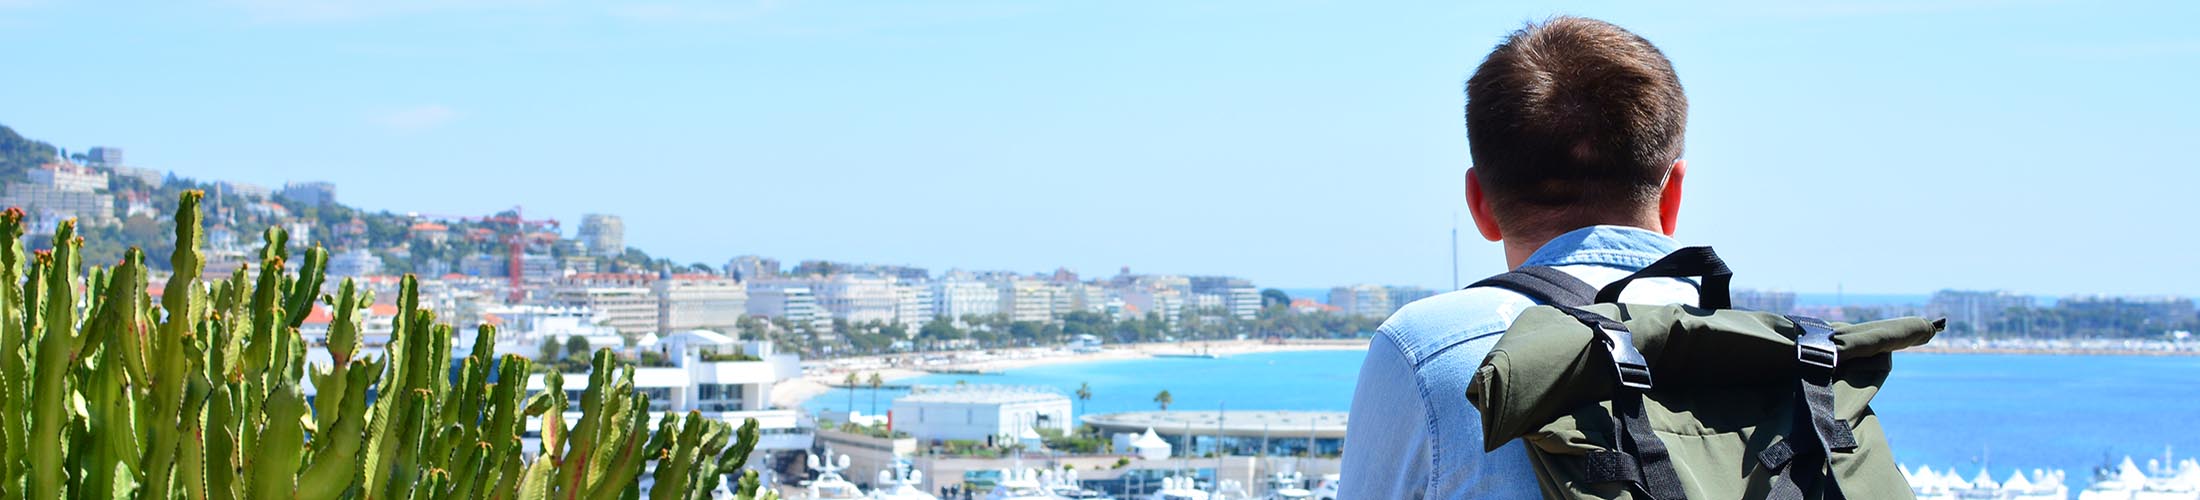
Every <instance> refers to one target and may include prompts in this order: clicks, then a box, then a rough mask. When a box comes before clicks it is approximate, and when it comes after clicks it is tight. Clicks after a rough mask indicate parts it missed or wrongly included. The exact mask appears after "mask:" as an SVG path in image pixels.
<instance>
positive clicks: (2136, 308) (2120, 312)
mask: <svg viewBox="0 0 2200 500" xmlns="http://www.w3.org/2000/svg"><path fill="white" fill-rule="evenodd" d="M2055 308H2057V309H2062V310H2063V312H2064V313H2065V314H2068V315H2069V316H2072V317H2081V318H2113V319H2111V320H2110V321H2115V322H2119V323H2124V324H2128V325H2129V328H2128V329H2129V330H2133V331H2130V332H2128V333H2136V334H2142V335H2148V336H2151V335H2153V334H2160V333H2163V332H2165V331H2167V330H2170V329H2175V328H2184V327H2187V325H2191V324H2193V323H2195V322H2196V321H2200V317H2196V315H2195V312H2194V309H2193V301H2192V299H2190V298H2185V297H2176V296H2113V295H2079V296H2072V297H2064V298H2061V299H2057V300H2056V301H2055Z"/></svg>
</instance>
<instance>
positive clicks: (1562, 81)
mask: <svg viewBox="0 0 2200 500" xmlns="http://www.w3.org/2000/svg"><path fill="white" fill-rule="evenodd" d="M1687 123H1688V98H1687V97H1686V96H1684V95H1682V93H1681V82H1680V78H1679V77H1677V76H1675V75H1674V73H1673V64H1672V63H1671V62H1669V61H1666V59H1665V54H1664V53H1661V52H1659V51H1658V48H1657V47H1655V46H1652V45H1650V42H1649V41H1648V40H1644V39H1643V38H1642V37H1640V36H1636V35H1635V34H1634V33H1630V32H1628V31H1627V30H1625V29H1621V28H1620V27H1618V26H1614V25H1612V24H1610V23H1606V22H1603V21H1597V20H1593V19H1584V18H1578V17H1559V18H1553V19H1551V20H1549V21H1545V22H1543V23H1541V24H1530V25H1529V26H1528V27H1526V28H1523V29H1521V30H1520V31H1517V32H1514V33H1513V34H1512V35H1511V36H1508V37H1506V38H1505V41H1504V42H1503V43H1500V44H1498V45H1497V48H1496V49H1495V50H1492V51H1491V52H1490V55H1489V58H1488V59H1486V60H1484V61H1483V62H1482V66H1481V67H1479V68H1476V69H1475V71H1474V76H1473V77H1472V78H1469V79H1468V80H1467V142H1468V143H1469V147H1470V148H1471V150H1472V155H1473V160H1474V166H1473V167H1472V168H1470V169H1468V170H1467V202H1468V204H1469V205H1470V206H1471V207H1470V208H1471V210H1472V212H1473V214H1474V220H1475V224H1476V226H1478V227H1479V229H1480V230H1481V232H1482V235H1483V236H1484V237H1487V238H1489V239H1490V240H1492V241H1497V240H1505V241H1507V242H1508V245H1507V246H1508V249H1510V247H1511V246H1513V245H1512V244H1511V243H1528V244H1534V245H1540V244H1541V243H1542V242H1543V241H1546V240H1549V239H1550V238H1552V237H1555V236H1557V235H1559V234H1563V233H1565V232H1567V231H1571V230H1574V229H1579V228H1582V227H1587V226H1592V225H1598V224H1615V225H1626V226H1636V227H1642V228H1645V229H1652V230H1658V231H1663V232H1665V233H1666V234H1672V232H1673V226H1674V221H1675V217H1676V215H1677V214H1678V213H1679V210H1680V186H1681V178H1682V176H1683V173H1684V169H1683V166H1684V165H1683V164H1682V162H1681V161H1680V156H1681V135H1682V131H1683V130H1684V129H1685V128H1686V126H1687ZM1526 250H1527V251H1530V252H1532V251H1533V250H1534V248H1533V247H1529V248H1527V249H1526ZM1508 253H1511V252H1508ZM1522 257H1523V258H1524V257H1525V255H1523V256H1522ZM1516 260H1517V259H1516ZM1515 264H1516V265H1517V262H1516V263H1515Z"/></svg>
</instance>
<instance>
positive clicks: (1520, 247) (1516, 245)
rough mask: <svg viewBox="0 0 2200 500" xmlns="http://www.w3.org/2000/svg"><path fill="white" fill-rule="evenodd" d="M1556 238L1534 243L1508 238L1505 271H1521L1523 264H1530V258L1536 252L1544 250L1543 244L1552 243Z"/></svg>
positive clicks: (1506, 241) (1545, 238) (1547, 238)
mask: <svg viewBox="0 0 2200 500" xmlns="http://www.w3.org/2000/svg"><path fill="white" fill-rule="evenodd" d="M1555 237H1556V236H1548V237H1543V238H1539V239H1536V240H1533V241H1529V240H1522V239H1513V238H1506V239H1505V241H1504V244H1505V269H1519V268H1520V265H1521V264H1523V263H1526V262H1528V257H1529V256H1532V255H1535V251H1536V250H1539V249H1542V248H1543V244H1545V243H1550V242H1551V238H1555Z"/></svg>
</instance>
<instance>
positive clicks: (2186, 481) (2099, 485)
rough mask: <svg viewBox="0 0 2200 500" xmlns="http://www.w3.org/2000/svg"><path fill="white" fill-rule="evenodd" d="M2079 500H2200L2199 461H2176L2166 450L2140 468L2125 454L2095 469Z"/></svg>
mask: <svg viewBox="0 0 2200 500" xmlns="http://www.w3.org/2000/svg"><path fill="white" fill-rule="evenodd" d="M2078 500H2200V460H2194V459H2190V458H2187V459H2184V460H2182V461H2179V460H2175V459H2173V457H2171V456H2170V454H2169V452H2168V451H2166V450H2165V451H2163V452H2162V458H2161V459H2158V460H2151V459H2150V460H2147V467H2146V469H2143V470H2142V469H2140V468H2139V465H2138V464H2137V463H2135V462H2132V460H2131V457H2124V460H2123V462H2122V463H2119V464H2117V465H2116V466H2115V467H2114V468H2109V467H2102V468H2100V469H2099V470H2096V471H2095V472H2094V480H2093V485H2091V486H2087V487H2086V488H2085V491H2080V492H2078Z"/></svg>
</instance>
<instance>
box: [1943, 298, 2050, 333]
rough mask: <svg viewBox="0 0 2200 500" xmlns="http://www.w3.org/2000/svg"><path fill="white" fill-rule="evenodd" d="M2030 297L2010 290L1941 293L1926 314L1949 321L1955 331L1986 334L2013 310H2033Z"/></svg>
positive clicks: (1950, 328) (1950, 329)
mask: <svg viewBox="0 0 2200 500" xmlns="http://www.w3.org/2000/svg"><path fill="white" fill-rule="evenodd" d="M2033 303H2034V301H2033V299H2032V296H2030V295H2022V294H2018V293H2015V292H2009V291H2001V290H1994V291H1975V290H1941V291H1938V292H1933V298H1932V300H1930V301H1927V302H1926V303H1925V315H1926V316H1927V317H1934V318H1948V330H1949V331H1951V332H1960V333H1969V334H1978V335H1984V334H1987V333H1989V332H1990V331H1991V330H1993V325H1994V324H1996V323H1999V322H2000V321H2001V319H2002V318H2003V317H2004V316H2007V315H2009V313H2010V312H2012V311H2021V310H2025V309H2030V308H2032V306H2033Z"/></svg>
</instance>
